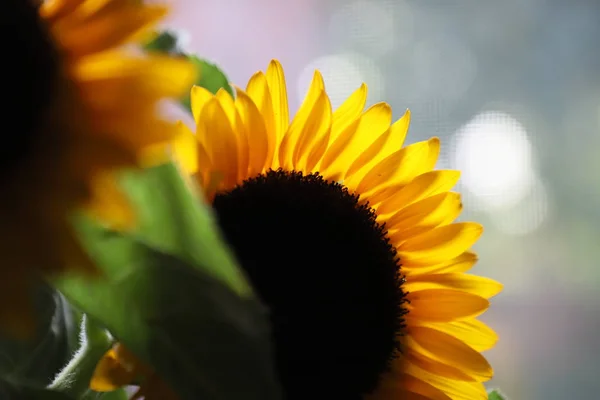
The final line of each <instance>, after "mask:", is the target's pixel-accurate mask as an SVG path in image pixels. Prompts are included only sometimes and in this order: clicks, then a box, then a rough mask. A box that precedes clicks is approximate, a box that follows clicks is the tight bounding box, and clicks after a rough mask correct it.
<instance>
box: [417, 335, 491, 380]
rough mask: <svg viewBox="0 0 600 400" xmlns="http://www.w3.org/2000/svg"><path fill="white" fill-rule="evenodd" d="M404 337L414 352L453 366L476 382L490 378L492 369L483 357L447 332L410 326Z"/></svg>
mask: <svg viewBox="0 0 600 400" xmlns="http://www.w3.org/2000/svg"><path fill="white" fill-rule="evenodd" d="M406 339H407V346H408V347H410V348H411V349H412V350H413V351H414V352H417V353H419V354H421V355H423V356H425V357H427V358H429V359H431V360H435V361H438V362H439V363H441V364H445V365H447V366H453V367H455V368H457V369H459V370H460V371H462V372H463V373H465V374H466V375H468V376H469V377H471V378H472V379H474V380H476V381H478V382H485V381H487V380H489V379H491V378H492V375H493V370H492V367H491V366H490V364H489V363H488V361H487V360H486V359H485V357H483V356H482V355H481V354H480V353H479V352H477V351H475V350H473V349H472V348H471V347H469V346H467V345H466V344H465V343H463V342H462V341H460V340H459V339H457V338H455V337H453V336H451V335H449V334H447V333H444V332H440V331H437V330H435V329H431V328H427V327H420V326H411V327H410V329H409V335H408V336H407V338H406ZM430 372H435V371H430Z"/></svg>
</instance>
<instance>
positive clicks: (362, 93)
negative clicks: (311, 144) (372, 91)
mask: <svg viewBox="0 0 600 400" xmlns="http://www.w3.org/2000/svg"><path fill="white" fill-rule="evenodd" d="M366 102H367V85H366V84H364V83H363V84H362V85H360V88H358V89H356V90H355V91H354V93H352V94H351V95H350V97H348V98H347V99H346V100H345V101H344V102H343V103H342V105H341V106H339V107H338V109H337V110H335V111H334V113H333V119H332V123H331V141H332V142H333V141H334V140H335V139H337V138H338V136H339V135H340V134H341V133H342V132H344V131H345V130H346V129H347V128H348V127H349V126H350V125H351V124H352V123H353V121H355V120H356V119H357V118H358V117H360V114H361V113H362V112H363V110H364V109H365V104H366Z"/></svg>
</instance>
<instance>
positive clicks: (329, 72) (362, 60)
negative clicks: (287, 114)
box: [297, 53, 384, 109]
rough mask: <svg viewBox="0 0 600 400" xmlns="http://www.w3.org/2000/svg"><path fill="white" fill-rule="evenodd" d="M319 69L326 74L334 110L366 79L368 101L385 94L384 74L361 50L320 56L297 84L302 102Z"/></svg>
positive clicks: (328, 91) (303, 72) (378, 98)
mask: <svg viewBox="0 0 600 400" xmlns="http://www.w3.org/2000/svg"><path fill="white" fill-rule="evenodd" d="M317 69H318V70H319V71H321V74H322V75H323V80H324V81H325V86H326V88H327V93H328V94H329V98H330V99H331V106H332V107H333V108H334V109H335V108H337V107H339V106H340V105H341V104H342V103H343V102H344V100H346V98H347V97H348V96H350V94H352V92H354V91H355V90H356V89H358V88H359V87H360V85H361V84H362V83H363V82H364V83H366V84H367V85H368V87H369V97H368V100H367V101H368V104H372V103H375V102H377V101H381V98H382V97H383V94H384V83H383V76H382V74H381V71H380V70H379V68H378V67H377V64H376V62H375V61H373V60H372V59H370V58H368V57H366V56H363V55H361V54H358V53H340V54H332V55H327V56H323V57H319V58H317V59H315V60H314V61H312V62H311V63H310V64H309V65H307V66H306V67H305V68H304V70H303V71H302V72H301V73H300V77H299V79H298V84H297V88H298V89H297V90H298V94H299V96H300V98H299V101H302V100H303V99H304V94H305V93H306V90H307V88H308V87H309V85H310V81H311V80H312V77H313V74H314V72H315V70H317ZM369 102H370V103H369Z"/></svg>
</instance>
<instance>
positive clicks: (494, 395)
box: [488, 389, 507, 400]
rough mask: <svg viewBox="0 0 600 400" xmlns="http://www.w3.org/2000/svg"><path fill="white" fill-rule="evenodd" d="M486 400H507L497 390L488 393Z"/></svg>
mask: <svg viewBox="0 0 600 400" xmlns="http://www.w3.org/2000/svg"><path fill="white" fill-rule="evenodd" d="M488 400H507V398H506V396H504V395H503V394H502V393H501V392H500V390H499V389H493V390H491V391H490V392H489V393H488Z"/></svg>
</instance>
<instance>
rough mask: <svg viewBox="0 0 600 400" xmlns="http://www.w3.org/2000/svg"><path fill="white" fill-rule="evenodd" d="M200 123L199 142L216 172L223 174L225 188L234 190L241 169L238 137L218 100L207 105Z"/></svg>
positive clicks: (213, 100)
mask: <svg viewBox="0 0 600 400" xmlns="http://www.w3.org/2000/svg"><path fill="white" fill-rule="evenodd" d="M199 121H200V123H199V124H198V130H197V132H196V135H197V136H198V141H199V142H200V143H202V144H203V145H204V147H205V149H206V151H207V153H208V156H209V158H210V161H211V164H212V167H213V169H214V171H217V172H219V173H221V174H222V176H223V182H222V183H223V185H224V186H225V188H233V187H234V186H235V184H236V183H237V175H238V169H239V168H238V165H239V164H238V158H237V154H238V151H237V143H236V137H235V133H234V132H233V129H232V127H231V124H230V123H229V120H228V118H227V114H225V110H223V107H221V104H220V103H219V101H218V100H217V99H216V98H213V99H211V100H209V101H208V103H206V105H205V106H204V108H203V109H202V113H201V114H200V120H199Z"/></svg>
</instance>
